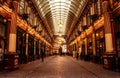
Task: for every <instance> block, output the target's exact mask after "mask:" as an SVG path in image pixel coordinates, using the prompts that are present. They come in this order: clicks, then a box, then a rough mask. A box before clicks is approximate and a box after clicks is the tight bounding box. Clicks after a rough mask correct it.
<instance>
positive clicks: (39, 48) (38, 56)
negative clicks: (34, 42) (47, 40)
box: [38, 40, 41, 59]
mask: <svg viewBox="0 0 120 78" xmlns="http://www.w3.org/2000/svg"><path fill="white" fill-rule="evenodd" d="M38 48H39V54H38V59H40V51H41V46H40V40H39V44H38Z"/></svg>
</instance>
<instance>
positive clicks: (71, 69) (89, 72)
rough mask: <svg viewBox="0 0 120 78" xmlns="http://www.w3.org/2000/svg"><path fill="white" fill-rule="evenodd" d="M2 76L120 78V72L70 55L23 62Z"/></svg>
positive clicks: (0, 77) (2, 77)
mask: <svg viewBox="0 0 120 78" xmlns="http://www.w3.org/2000/svg"><path fill="white" fill-rule="evenodd" d="M0 78H120V72H114V71H109V70H105V69H103V67H102V66H101V65H98V64H94V63H92V62H85V61H82V60H76V59H74V58H72V57H69V56H51V57H47V58H46V59H45V61H44V62H43V63H42V62H41V60H36V61H33V62H30V63H28V64H22V65H20V68H19V69H17V70H14V71H6V70H4V71H2V72H0Z"/></svg>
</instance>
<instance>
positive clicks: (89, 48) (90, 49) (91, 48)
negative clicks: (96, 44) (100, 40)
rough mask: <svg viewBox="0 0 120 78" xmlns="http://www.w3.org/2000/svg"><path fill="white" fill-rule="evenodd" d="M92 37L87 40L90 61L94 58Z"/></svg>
mask: <svg viewBox="0 0 120 78" xmlns="http://www.w3.org/2000/svg"><path fill="white" fill-rule="evenodd" d="M92 44H93V42H92V35H90V36H89V37H88V38H87V55H88V56H89V57H90V58H89V60H91V59H92V57H93V46H92Z"/></svg>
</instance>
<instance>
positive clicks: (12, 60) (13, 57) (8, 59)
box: [4, 54, 19, 69]
mask: <svg viewBox="0 0 120 78" xmlns="http://www.w3.org/2000/svg"><path fill="white" fill-rule="evenodd" d="M4 58H5V60H4V65H5V66H4V69H16V68H19V65H18V58H19V56H18V55H17V54H5V55H4Z"/></svg>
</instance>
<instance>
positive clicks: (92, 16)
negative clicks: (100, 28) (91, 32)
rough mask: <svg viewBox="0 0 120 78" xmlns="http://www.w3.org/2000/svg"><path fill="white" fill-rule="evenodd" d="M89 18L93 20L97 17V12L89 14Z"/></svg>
mask: <svg viewBox="0 0 120 78" xmlns="http://www.w3.org/2000/svg"><path fill="white" fill-rule="evenodd" d="M90 19H92V20H93V21H95V20H97V19H98V15H97V14H93V15H90Z"/></svg>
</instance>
